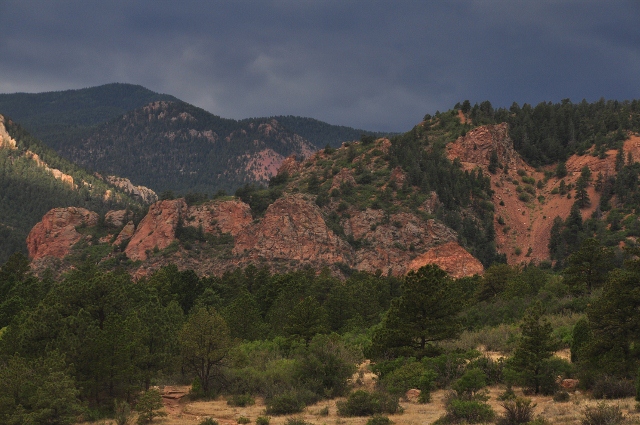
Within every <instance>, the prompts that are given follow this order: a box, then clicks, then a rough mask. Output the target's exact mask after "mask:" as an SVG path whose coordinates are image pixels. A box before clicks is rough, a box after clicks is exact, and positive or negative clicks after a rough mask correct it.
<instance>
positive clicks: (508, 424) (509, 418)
mask: <svg viewBox="0 0 640 425" xmlns="http://www.w3.org/2000/svg"><path fill="white" fill-rule="evenodd" d="M502 407H503V408H504V415H503V416H502V417H500V419H498V422H497V425H519V424H526V423H528V422H531V421H532V420H533V409H534V408H535V407H536V405H535V404H531V400H529V399H528V398H517V399H515V400H511V401H505V402H504V403H502Z"/></svg>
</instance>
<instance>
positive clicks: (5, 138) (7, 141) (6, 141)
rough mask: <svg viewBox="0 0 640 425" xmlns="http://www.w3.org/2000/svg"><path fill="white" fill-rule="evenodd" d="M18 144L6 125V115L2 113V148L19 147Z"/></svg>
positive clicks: (0, 130) (0, 137)
mask: <svg viewBox="0 0 640 425" xmlns="http://www.w3.org/2000/svg"><path fill="white" fill-rule="evenodd" d="M17 147H18V144H17V143H16V141H15V140H14V139H13V138H12V137H11V136H10V135H9V133H8V132H7V128H6V127H5V126H4V116H2V115H0V148H5V149H12V150H13V149H17Z"/></svg>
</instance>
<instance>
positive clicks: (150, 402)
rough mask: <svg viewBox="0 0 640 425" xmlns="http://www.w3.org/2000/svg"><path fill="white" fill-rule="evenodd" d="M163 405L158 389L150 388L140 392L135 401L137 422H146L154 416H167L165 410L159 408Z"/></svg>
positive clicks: (149, 421)
mask: <svg viewBox="0 0 640 425" xmlns="http://www.w3.org/2000/svg"><path fill="white" fill-rule="evenodd" d="M163 407H164V404H163V403H162V395H161V394H160V391H158V390H154V389H151V390H149V391H145V392H144V393H142V395H141V396H140V398H139V399H138V402H137V403H136V411H137V412H138V424H140V425H141V424H147V423H151V421H153V418H155V417H162V416H167V412H165V411H164V410H160V409H162V408H163Z"/></svg>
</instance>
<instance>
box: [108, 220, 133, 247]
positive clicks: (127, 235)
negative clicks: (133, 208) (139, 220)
mask: <svg viewBox="0 0 640 425" xmlns="http://www.w3.org/2000/svg"><path fill="white" fill-rule="evenodd" d="M135 230H136V226H135V225H134V224H133V221H130V222H128V223H127V224H126V225H125V226H124V227H123V228H122V230H121V231H120V233H119V234H118V237H117V238H116V240H115V241H114V242H113V245H114V246H120V245H122V242H125V241H128V240H129V239H131V237H132V236H133V234H134V233H135Z"/></svg>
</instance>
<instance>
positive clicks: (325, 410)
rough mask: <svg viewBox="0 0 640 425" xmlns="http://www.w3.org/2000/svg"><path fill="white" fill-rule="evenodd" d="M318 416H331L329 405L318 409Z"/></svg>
mask: <svg viewBox="0 0 640 425" xmlns="http://www.w3.org/2000/svg"><path fill="white" fill-rule="evenodd" d="M318 416H329V406H324V407H323V408H322V409H320V410H318Z"/></svg>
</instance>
